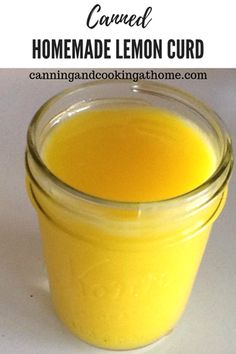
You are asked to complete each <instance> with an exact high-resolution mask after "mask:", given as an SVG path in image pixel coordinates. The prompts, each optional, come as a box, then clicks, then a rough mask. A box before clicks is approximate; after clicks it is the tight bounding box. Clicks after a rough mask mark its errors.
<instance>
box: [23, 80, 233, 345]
mask: <svg viewBox="0 0 236 354" xmlns="http://www.w3.org/2000/svg"><path fill="white" fill-rule="evenodd" d="M114 103H116V104H119V105H127V104H129V105H132V104H134V105H135V106H136V107H138V105H148V106H158V107H161V108H164V109H167V110H171V111H173V112H176V113H177V114H178V115H181V116H183V117H184V118H185V119H186V120H187V121H191V122H194V124H195V125H196V126H198V127H199V128H200V129H201V130H202V131H204V132H205V134H207V136H208V138H209V139H210V142H211V144H212V147H213V149H214V151H215V155H216V159H217V168H216V170H215V171H214V173H213V174H212V176H210V178H209V179H208V180H207V181H206V182H204V183H203V184H202V185H200V186H199V187H198V188H196V189H194V190H192V191H190V192H188V193H186V194H184V195H181V196H178V197H175V198H172V199H168V200H163V201H158V202H155V201H154V202H147V203H133V202H132V203H131V202H115V201H109V200H104V199H101V198H97V197H94V196H92V195H87V194H85V193H83V192H81V191H78V190H75V189H73V188H72V187H70V186H69V185H67V184H65V183H63V182H62V181H61V180H59V179H58V178H57V177H56V176H55V175H53V174H52V172H51V171H50V170H49V169H48V168H47V166H45V164H44V162H43V161H42V159H41V156H40V153H41V149H42V146H43V143H44V141H45V138H46V137H47V136H48V134H49V133H50V130H51V129H52V128H53V126H54V125H55V124H60V122H61V121H62V120H64V119H67V118H69V117H71V116H72V115H73V114H75V113H76V112H77V113H78V112H80V111H81V110H83V109H85V108H88V107H89V109H93V108H97V107H109V106H113V105H114ZM231 169H232V148H231V142H230V138H229V136H228V134H227V132H226V130H225V128H224V126H223V124H222V122H221V120H220V119H219V118H218V117H217V115H216V113H214V112H213V111H212V110H210V109H209V108H207V107H206V106H205V105H204V104H203V103H202V102H200V101H198V100H197V99H196V98H194V97H192V96H191V95H189V94H187V93H184V92H182V91H180V90H178V89H175V88H172V87H169V86H166V85H160V84H156V83H151V82H141V83H138V84H137V83H132V82H129V81H128V82H127V81H121V82H120V81H99V82H92V83H86V84H83V85H79V86H78V87H75V88H73V89H69V90H66V91H63V92H62V93H60V94H58V95H57V96H55V97H53V98H52V99H50V100H49V101H48V102H46V103H45V104H44V105H43V106H42V107H41V108H40V109H39V111H38V112H37V113H36V114H35V116H34V118H33V120H32V122H31V124H30V127H29V130H28V140H27V150H26V171H27V189H28V193H29V195H30V198H31V201H32V203H33V205H34V207H35V209H36V211H37V215H38V219H39V224H40V229H41V234H42V240H43V249H44V255H45V260H46V265H47V271H48V277H49V284H50V291H51V296H52V300H53V304H54V306H55V310H56V313H57V314H58V316H59V317H60V318H61V319H62V321H63V322H64V323H65V324H66V325H67V327H68V328H70V329H71V331H72V332H73V333H75V334H76V335H78V336H79V338H81V339H82V340H84V341H86V342H88V343H90V344H93V345H95V346H98V347H102V348H110V349H132V348H137V347H142V346H145V345H147V344H149V343H152V342H154V341H156V340H157V339H159V338H161V337H162V336H164V335H166V334H167V333H169V332H170V331H171V330H172V329H173V328H174V327H175V325H176V323H177V321H178V320H179V318H180V316H181V314H182V313H183V310H184V308H185V306H186V303H187V301H188V298H189V295H190V292H191V289H192V286H193V283H194V279H195V277H196V274H197V271H198V268H199V264H200V262H201V259H202V256H203V253H204V249H205V246H206V244H207V240H208V237H209V233H210V230H211V227H212V224H213V222H214V221H215V220H216V218H217V217H218V215H219V213H220V211H221V210H222V208H223V206H224V203H225V199H226V194H227V184H228V180H229V177H230V174H231Z"/></svg>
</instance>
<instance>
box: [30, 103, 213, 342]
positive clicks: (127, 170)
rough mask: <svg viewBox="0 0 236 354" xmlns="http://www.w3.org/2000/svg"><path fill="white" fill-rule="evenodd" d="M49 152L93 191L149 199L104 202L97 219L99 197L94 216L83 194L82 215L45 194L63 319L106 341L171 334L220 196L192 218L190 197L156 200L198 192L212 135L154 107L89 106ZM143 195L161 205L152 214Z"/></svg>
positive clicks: (44, 221)
mask: <svg viewBox="0 0 236 354" xmlns="http://www.w3.org/2000/svg"><path fill="white" fill-rule="evenodd" d="M41 157H42V159H43V161H44V163H45V164H46V166H47V167H48V169H49V170H50V171H52V173H53V174H54V175H55V176H57V177H58V178H59V179H60V180H61V181H63V182H64V183H66V184H68V185H69V186H71V187H73V188H75V189H77V190H79V191H81V192H83V193H86V194H88V195H91V196H95V197H98V198H102V199H106V200H110V201H118V202H128V203H129V202H138V203H140V204H137V205H140V208H138V207H137V210H136V211H135V210H134V209H132V208H131V209H129V208H127V209H125V208H124V209H123V210H122V209H119V208H118V209H117V208H115V207H114V208H113V207H110V209H109V210H108V209H107V208H106V202H105V204H104V205H103V204H102V203H101V204H102V206H101V210H100V212H99V216H98V217H96V215H95V214H94V209H93V208H94V205H93V202H91V205H87V214H86V216H85V214H84V213H83V210H82V207H83V206H81V209H80V203H82V204H83V202H80V201H78V214H77V215H75V214H73V212H71V211H70V210H69V209H68V210H67V209H66V208H65V209H66V210H63V208H62V207H61V206H59V205H57V204H56V203H53V202H52V201H50V200H49V199H48V198H46V197H45V196H44V195H43V194H42V195H41V193H40V192H39V191H38V192H35V193H36V194H38V195H37V199H38V200H39V199H40V204H41V208H42V207H43V210H44V212H41V211H39V216H40V225H41V229H42V235H43V241H44V252H45V257H46V263H47V268H48V275H49V281H50V288H51V293H52V299H53V303H54V305H55V308H56V311H57V313H58V315H59V317H60V318H61V319H62V320H63V321H64V322H65V323H66V325H67V326H68V327H69V328H70V329H71V330H72V331H73V332H74V333H75V334H76V335H78V336H79V337H80V338H81V339H82V340H84V341H86V342H88V343H91V344H93V345H96V346H99V347H103V348H112V349H130V348H136V347H141V346H144V345H147V344H148V343H151V342H153V341H155V340H156V339H158V338H160V337H162V336H163V335H165V334H167V333H168V332H169V331H171V330H172V329H173V327H174V326H175V324H176V322H177V320H178V319H179V317H180V316H181V314H182V312H183V309H184V307H185V305H186V302H187V299H188V296H189V294H190V291H191V288H192V285H193V282H194V278H195V275H196V273H197V270H198V267H199V264H200V261H201V258H202V255H203V252H204V248H205V245H206V242H207V239H208V235H209V231H210V228H211V223H206V221H207V220H208V219H210V218H211V216H212V214H213V213H214V210H215V209H216V204H217V203H218V204H219V200H218V201H217V200H216V201H215V202H214V203H213V204H211V205H210V206H208V207H207V208H205V209H204V208H203V209H202V210H201V211H199V212H197V213H196V212H192V213H191V215H190V217H188V218H186V219H185V218H183V217H181V218H178V216H176V215H177V214H176V213H178V212H180V211H181V208H182V207H183V206H182V205H181V202H180V205H178V207H176V208H175V209H174V210H175V211H173V209H171V210H170V211H169V212H168V211H166V210H164V211H163V210H162V209H161V208H159V211H156V209H155V203H151V202H153V201H163V200H166V199H170V198H173V197H176V196H180V195H182V194H184V193H187V192H189V191H191V190H194V189H195V188H196V187H198V186H199V185H200V184H202V183H203V182H204V181H206V180H207V179H208V178H209V177H210V176H211V175H212V173H213V172H214V170H215V168H216V157H215V154H214V151H213V149H212V147H211V144H210V142H209V141H208V138H207V136H206V135H204V133H203V132H202V131H201V130H200V128H198V127H197V126H195V125H194V124H193V123H189V122H187V121H186V120H185V119H184V118H182V117H180V116H177V115H176V114H174V113H172V112H170V111H165V110H162V109H158V108H154V107H145V106H140V107H139V106H137V107H135V106H127V107H119V106H114V107H110V108H99V109H87V110H84V111H81V112H79V113H75V114H74V115H72V117H69V118H66V119H64V120H62V121H60V122H59V124H55V126H54V127H53V128H51V129H50V132H49V134H48V136H47V137H46V139H45V141H44V143H43V146H42V149H41ZM145 202H150V203H148V204H145ZM142 203H144V204H145V205H146V206H147V205H149V206H152V204H153V209H152V207H150V212H149V211H148V212H145V210H144V209H142V205H143V204H142ZM82 204H81V205H82ZM126 204H127V203H126ZM218 204H217V205H218ZM80 210H81V215H80ZM82 214H83V215H82ZM46 215H50V217H47V216H46ZM91 220H92V221H91Z"/></svg>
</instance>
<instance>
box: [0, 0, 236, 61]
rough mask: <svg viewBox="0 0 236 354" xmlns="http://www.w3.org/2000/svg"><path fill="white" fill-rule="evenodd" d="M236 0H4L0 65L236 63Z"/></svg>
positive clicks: (0, 24)
mask: <svg viewBox="0 0 236 354" xmlns="http://www.w3.org/2000/svg"><path fill="white" fill-rule="evenodd" d="M234 13H235V9H234V7H233V1H224V2H219V1H215V2H207V1H205V0H204V1H203V0H198V1H189V0H178V1H173V0H172V1H170V0H165V1H161V2H160V1H154V0H150V1H140V2H137V1H135V2H134V1H124V0H120V1H108V0H101V1H99V0H95V1H94V0H93V1H91V0H86V1H82V0H80V1H79V0H77V1H76V0H68V1H66V2H60V1H52V0H51V1H50V0H49V1H48V0H46V1H45V0H41V1H38V2H35V1H26V0H21V1H13V0H8V1H7V2H4V3H3V4H1V21H0V48H1V55H0V67H2V68H6V67H8V68H9V67H12V68H27V67H32V68H55V67H58V68H63V67H67V68H116V67H119V68H122V67H125V68H138V67H142V68H151V67H158V68H166V67H169V68H174V67H176V68H177V67H178V68H203V67H204V68H206V67H207V68H218V67H222V68H234V67H235V66H236V45H235V43H236V41H235V20H234Z"/></svg>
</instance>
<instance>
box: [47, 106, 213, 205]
mask: <svg viewBox="0 0 236 354" xmlns="http://www.w3.org/2000/svg"><path fill="white" fill-rule="evenodd" d="M42 155H43V158H44V160H45V163H46V164H47V166H48V167H49V169H50V170H51V171H52V172H53V173H54V174H55V175H56V176H57V177H59V178H60V179H61V180H63V181H64V182H66V183H67V184H69V185H70V186H73V187H74V188H76V189H78V190H80V191H82V192H85V193H87V194H90V195H93V196H98V197H101V198H104V199H111V200H118V201H153V200H162V199H168V198H172V197H175V196H177V195H180V194H184V193H186V192H188V191H190V190H193V189H194V188H196V187H197V186H199V185H200V184H201V183H203V182H204V181H205V180H206V179H207V178H208V177H209V176H210V175H211V174H212V172H213V170H214V168H215V157H214V153H213V151H212V149H211V147H210V144H209V143H208V142H207V140H206V138H204V136H203V133H201V132H200V130H197V129H196V127H195V128H194V127H193V126H191V125H190V124H189V123H187V122H186V121H184V120H183V119H181V118H180V117H178V116H176V115H174V114H173V113H171V112H168V111H162V110H159V109H156V108H147V107H138V108H131V107H127V108H118V107H117V108H114V109H106V110H102V109H100V110H88V111H83V112H80V113H79V114H77V116H76V115H75V116H74V117H73V118H70V119H67V120H66V121H64V122H62V123H60V124H59V125H58V126H56V127H55V128H54V129H53V131H52V132H51V133H50V137H49V139H47V141H46V143H45V144H44V149H43V153H42Z"/></svg>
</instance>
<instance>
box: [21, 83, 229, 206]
mask: <svg viewBox="0 0 236 354" xmlns="http://www.w3.org/2000/svg"><path fill="white" fill-rule="evenodd" d="M124 81H125V84H129V85H130V87H131V89H132V90H133V92H141V93H142V92H143V93H151V94H154V95H155V94H157V93H158V94H159V95H160V94H161V95H164V96H167V97H169V98H173V99H175V100H178V99H181V102H182V103H185V104H187V105H189V104H191V106H190V107H191V108H195V110H196V108H198V109H200V108H203V109H204V110H205V112H207V113H208V115H209V116H211V117H212V118H213V121H214V122H215V123H217V125H218V128H220V131H221V133H222V136H223V138H224V152H223V154H222V158H221V160H220V161H219V163H218V166H217V167H216V169H215V171H214V172H213V173H212V174H211V175H210V176H209V177H208V178H207V179H206V180H205V181H204V182H203V183H201V184H200V185H199V186H197V187H196V188H194V189H192V190H190V191H188V192H186V193H183V194H180V195H177V196H174V197H171V198H167V199H162V200H153V201H117V200H111V199H106V198H102V197H98V196H94V195H92V194H89V193H85V192H83V191H80V190H79V189H76V188H74V187H72V186H70V185H69V184H67V183H65V182H63V181H62V180H61V179H60V178H58V177H57V176H56V175H54V174H53V172H52V171H51V170H50V169H49V168H48V167H47V165H46V164H45V163H44V161H43V159H42V158H41V157H40V154H39V152H38V149H37V146H36V142H35V139H34V136H35V129H37V124H38V122H39V121H40V119H41V117H42V116H43V114H44V112H46V111H47V109H48V108H49V107H50V106H51V105H53V104H55V103H57V102H58V101H59V100H60V99H61V98H62V97H64V96H67V95H70V94H73V93H74V92H76V91H79V90H83V89H85V88H89V87H94V86H98V85H104V84H109V83H110V84H111V83H112V84H119V83H121V82H120V81H119V80H94V81H92V82H86V83H82V84H81V83H80V84H78V85H76V86H73V87H72V88H68V89H65V90H62V91H61V92H59V93H58V94H56V95H54V96H53V97H51V98H50V99H49V100H47V101H46V102H45V103H44V104H43V105H42V106H41V107H40V108H39V110H38V111H37V112H36V113H35V115H34V116H33V118H32V120H31V123H30V125H29V128H28V131H27V149H26V156H25V157H26V158H25V162H26V169H27V171H28V173H29V174H30V176H31V177H33V176H32V173H31V171H30V166H29V163H28V154H30V155H31V157H32V158H33V161H34V162H35V164H36V166H37V167H38V168H39V170H40V172H42V174H43V175H44V176H45V177H46V178H47V179H49V180H50V181H52V182H53V183H54V184H55V185H56V186H57V187H58V188H59V189H60V190H61V191H64V192H65V193H66V194H67V195H70V196H71V197H73V198H79V199H80V200H81V199H82V200H85V201H87V202H92V203H95V204H99V205H103V206H107V207H115V208H124V207H126V208H128V209H133V208H135V209H136V208H137V207H140V205H142V207H144V208H145V207H150V206H152V207H155V206H163V205H165V206H166V204H168V205H169V206H170V204H171V205H175V204H176V203H180V202H181V203H184V202H190V201H192V200H193V199H194V198H197V197H198V196H199V197H200V196H202V195H203V194H204V193H205V192H206V191H208V190H209V188H210V187H211V186H212V185H214V184H216V183H217V181H218V180H219V179H220V178H222V176H223V175H224V176H223V178H222V182H221V183H220V186H218V188H217V189H216V188H215V189H214V188H212V193H210V194H211V197H210V198H208V200H209V199H211V198H213V197H214V196H215V195H216V194H218V193H219V192H220V191H221V190H222V189H223V188H224V186H225V185H226V184H227V182H228V180H229V178H230V175H231V172H232V167H233V154H232V143H231V138H230V136H229V134H228V132H227V130H226V128H225V125H224V123H223V121H222V120H221V118H220V117H219V116H218V115H217V114H216V113H215V112H214V111H213V110H212V109H211V108H209V107H208V106H207V105H205V103H204V102H202V101H201V100H199V99H198V98H196V97H195V96H193V95H191V94H189V93H187V92H185V91H184V90H182V89H179V88H175V87H173V86H170V85H166V84H162V83H161V84H160V83H153V82H150V81H148V80H143V81H141V83H134V82H133V81H131V80H122V83H123V84H124ZM159 91H161V92H162V93H160V92H159ZM33 179H34V178H33ZM34 180H35V179H34ZM37 184H38V183H37ZM39 187H40V188H41V186H39ZM44 192H45V191H44ZM204 199H205V198H204Z"/></svg>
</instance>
